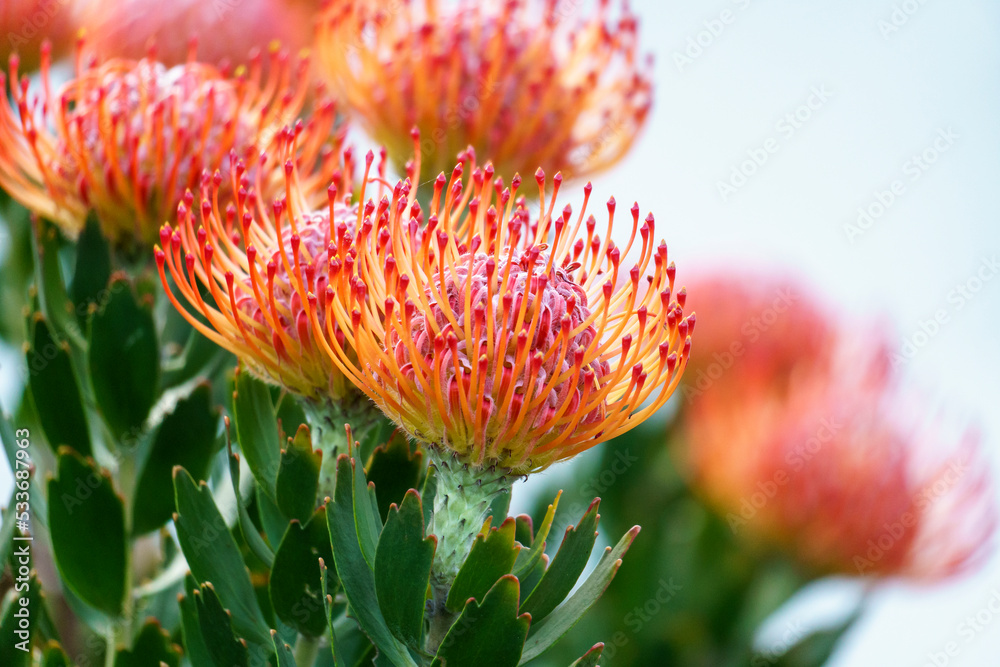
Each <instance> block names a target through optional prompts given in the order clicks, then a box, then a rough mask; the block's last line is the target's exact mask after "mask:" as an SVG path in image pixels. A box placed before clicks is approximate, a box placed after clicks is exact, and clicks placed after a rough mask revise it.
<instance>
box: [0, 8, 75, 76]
mask: <svg viewBox="0 0 1000 667" xmlns="http://www.w3.org/2000/svg"><path fill="white" fill-rule="evenodd" d="M79 3H80V0H3V2H0V35H3V38H2V39H0V63H5V62H7V59H8V58H10V56H11V55H12V54H14V53H17V54H19V55H20V57H21V67H22V68H23V69H24V70H26V71H29V72H30V71H33V70H34V69H36V68H37V67H38V66H39V64H41V59H40V57H39V56H40V53H41V46H42V42H44V41H46V40H48V41H49V42H51V43H52V44H53V48H54V50H53V54H52V55H53V57H56V58H58V57H61V56H63V55H64V54H66V53H68V52H70V51H71V50H72V48H73V37H74V32H75V31H76V28H77V23H78V13H79V12H78V9H79V7H78V6H79Z"/></svg>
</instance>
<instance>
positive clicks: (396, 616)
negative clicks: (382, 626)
mask: <svg viewBox="0 0 1000 667" xmlns="http://www.w3.org/2000/svg"><path fill="white" fill-rule="evenodd" d="M436 545H437V538H435V537H434V536H433V535H431V536H430V537H426V538H425V537H424V512H423V508H422V507H421V506H420V496H419V495H418V494H417V492H416V491H414V490H412V489H411V490H409V491H407V492H406V495H405V496H404V497H403V504H402V505H401V506H400V507H399V508H398V509H397V508H396V505H395V504H393V505H391V506H390V507H389V515H388V517H387V518H386V522H385V528H383V529H382V535H381V537H380V538H379V542H378V548H377V549H376V551H375V592H376V594H377V595H378V604H379V608H380V609H381V610H382V616H383V618H385V622H386V625H387V626H388V627H389V630H390V631H391V632H392V634H394V635H395V636H396V637H397V638H398V639H400V640H402V641H403V642H404V643H406V644H407V645H408V646H411V647H413V648H417V647H418V646H419V645H420V638H421V635H422V633H423V627H424V606H425V603H426V600H427V587H428V585H429V583H430V576H431V565H432V563H433V561H434V548H435V546H436Z"/></svg>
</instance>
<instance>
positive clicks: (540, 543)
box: [514, 491, 562, 580]
mask: <svg viewBox="0 0 1000 667" xmlns="http://www.w3.org/2000/svg"><path fill="white" fill-rule="evenodd" d="M561 497H562V491H560V492H559V493H557V494H556V497H555V500H553V501H552V504H551V505H549V508H548V509H547V510H546V511H545V518H543V519H542V525H541V526H539V527H538V532H537V533H535V537H534V539H533V540H532V542H531V549H529V550H525V549H522V550H521V553H519V554H518V555H517V562H516V563H514V576H515V577H517V578H518V579H521V580H523V579H524V577H525V576H526V575H527V574H528V572H530V571H532V570H533V569H534V568H535V566H536V564H537V563H538V560H539V559H540V558H541V557H542V554H544V553H545V543H546V541H547V540H548V538H549V530H551V529H552V520H553V519H555V516H556V508H557V507H559V498H561ZM522 544H524V543H523V542H522Z"/></svg>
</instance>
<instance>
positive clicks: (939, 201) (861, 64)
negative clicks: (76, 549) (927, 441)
mask: <svg viewBox="0 0 1000 667" xmlns="http://www.w3.org/2000/svg"><path fill="white" fill-rule="evenodd" d="M632 6H633V8H634V9H635V11H636V13H637V14H638V15H639V16H640V18H641V21H642V31H641V35H642V42H643V44H644V46H645V47H646V48H649V49H651V50H652V51H653V52H654V53H655V55H656V69H655V78H656V90H657V97H656V106H655V109H654V112H653V115H652V118H651V120H650V123H649V127H648V129H647V131H646V133H645V135H644V136H643V138H642V140H641V142H640V143H639V145H638V146H636V148H635V149H634V150H633V152H632V153H631V154H630V156H629V158H628V159H627V160H625V161H624V162H623V163H622V164H621V165H620V166H618V167H616V169H615V170H614V171H612V172H610V173H609V174H606V175H604V176H602V177H601V178H599V179H596V180H595V193H594V194H595V199H594V201H603V200H604V199H606V198H607V197H608V196H609V195H611V194H614V195H615V196H616V198H617V199H618V201H619V202H620V203H627V204H630V203H631V202H632V201H633V200H635V199H638V200H639V204H640V206H641V207H642V209H643V213H644V214H645V212H646V211H647V210H652V211H654V212H655V214H656V219H657V223H658V225H657V227H658V232H659V233H661V234H664V235H665V236H666V237H667V240H668V243H669V245H670V254H671V256H672V258H673V259H675V260H676V261H677V264H678V275H679V277H680V278H681V280H682V281H683V275H684V269H685V266H698V265H704V263H706V262H711V263H715V264H718V263H720V262H730V263H731V265H732V267H733V268H735V269H737V270H739V269H740V268H741V267H747V268H750V267H762V266H763V267H772V266H773V267H788V268H791V269H793V270H796V271H798V272H800V273H801V274H802V275H803V276H805V277H806V278H807V279H809V280H811V281H812V282H813V283H814V284H815V285H816V286H818V287H819V288H820V289H821V290H823V291H824V292H825V293H826V294H827V295H829V296H830V297H831V298H832V299H834V300H836V302H838V303H839V304H840V307H841V308H842V309H843V312H844V313H845V316H848V317H852V318H860V317H865V316H879V315H882V314H885V315H888V317H889V319H890V321H891V322H893V323H894V324H895V325H896V326H897V327H898V328H899V331H900V332H901V336H900V341H899V342H900V345H901V346H902V344H903V340H904V338H905V337H912V336H913V335H914V334H915V333H917V332H919V331H920V322H921V321H922V320H926V319H928V318H931V317H933V316H934V314H935V313H936V311H938V310H941V309H944V310H945V311H946V313H947V315H948V321H947V323H946V324H945V325H944V326H942V327H941V328H940V330H939V332H938V333H937V334H936V335H935V336H933V337H931V338H930V339H929V340H928V341H927V342H926V344H925V345H924V346H923V347H921V348H920V350H919V351H918V353H917V354H916V355H915V357H914V358H913V359H912V361H911V362H910V363H909V364H908V366H907V372H908V377H910V378H911V379H912V382H913V383H914V384H915V385H916V386H919V387H921V388H922V389H923V390H925V391H927V392H929V393H930V394H931V395H932V396H934V397H937V398H943V399H945V400H947V401H948V403H949V404H951V405H953V406H955V407H956V408H957V409H960V410H968V411H970V413H972V414H975V415H977V416H978V423H979V424H980V425H981V426H982V428H983V431H984V434H985V437H986V439H987V441H988V442H989V443H990V446H991V448H992V451H993V453H994V454H996V452H997V448H996V443H997V442H1000V409H998V406H1000V381H998V379H997V377H998V374H997V371H998V370H1000V344H998V342H1000V336H998V334H997V332H998V331H1000V274H998V275H997V276H996V277H995V279H994V280H991V281H987V282H985V283H983V284H982V288H981V290H980V291H979V292H978V293H976V295H975V298H973V299H972V300H970V301H968V302H967V303H966V304H965V305H964V307H962V308H959V307H958V304H957V303H956V302H955V301H954V300H949V294H950V293H951V292H952V290H953V289H954V288H955V287H956V285H958V284H960V283H964V282H966V281H968V280H969V279H971V278H974V276H975V275H976V272H977V271H979V270H980V268H981V267H983V266H984V260H990V259H991V258H994V257H996V256H1000V224H998V223H1000V187H998V183H1000V123H998V118H1000V86H998V84H1000V42H998V41H997V39H996V37H997V35H998V30H1000V3H996V2H995V1H992V2H991V1H989V0H952V1H951V2H944V1H943V0H922V1H921V0H907V1H906V2H893V1H891V0H885V1H880V0H871V1H866V2H862V1H860V0H851V1H845V0H841V2H829V1H828V2H792V1H791V0H766V1H765V0H711V1H709V2H698V3H693V2H681V1H680V0H632ZM897 9H898V12H901V13H897V14H896V15H895V19H896V23H897V25H893V23H892V20H893V18H894V17H893V13H894V11H897ZM725 10H728V11H729V12H731V14H727V15H726V16H725V18H726V19H727V20H729V23H728V24H724V25H722V30H721V31H719V29H718V28H719V25H718V24H715V25H714V27H715V28H716V32H718V33H719V34H718V35H717V36H713V37H712V38H711V39H709V38H708V36H709V35H710V33H708V32H707V28H706V24H705V23H706V21H707V22H709V23H710V24H711V23H712V22H713V21H715V20H716V19H719V18H720V16H722V13H723V11H725ZM907 10H909V12H910V13H909V14H908V13H907ZM904 19H905V20H904ZM883 21H884V22H885V24H884V25H883V26H882V29H880V22H883ZM886 26H892V27H898V30H894V31H892V32H889V31H888V30H887V28H886ZM702 32H704V33H705V34H702V35H701V40H702V43H703V44H707V46H702V47H701V53H700V54H698V53H697V51H692V57H691V59H692V61H693V62H687V63H683V64H680V65H679V64H678V63H677V62H676V60H675V53H680V54H684V51H685V49H687V48H688V46H689V42H688V40H689V39H691V40H695V41H697V40H698V38H699V33H702ZM814 90H822V91H824V97H825V96H826V94H828V95H829V97H828V99H826V100H825V101H822V102H821V101H820V99H819V98H814V99H813V103H814V106H816V107H818V108H817V109H815V110H813V111H812V112H811V114H810V117H809V118H808V120H805V121H804V122H803V123H802V124H801V127H799V128H798V129H797V130H796V131H795V132H794V134H792V136H789V134H790V132H789V131H788V130H786V129H785V127H787V126H781V127H779V125H778V123H779V122H780V121H781V120H782V119H783V118H784V117H785V116H786V114H789V113H794V112H795V111H796V110H797V109H798V108H799V107H800V106H801V105H803V104H805V103H806V102H807V101H808V100H809V98H810V95H812V94H813V92H812V91H814ZM804 113H805V112H803V114H804ZM949 130H950V135H951V139H949V140H948V142H943V141H942V142H939V146H945V145H946V143H947V144H950V145H947V150H946V151H944V152H942V153H940V155H939V156H938V157H937V160H936V161H935V163H934V164H933V165H929V166H928V168H927V169H926V171H920V177H919V178H917V179H915V180H913V177H914V175H915V174H916V172H914V171H913V170H912V163H911V165H910V167H909V168H908V167H907V166H906V163H907V161H908V160H910V159H911V157H912V156H913V155H915V154H920V153H922V152H923V151H924V150H925V149H929V148H931V147H933V146H934V142H935V139H936V138H937V137H938V136H939V132H944V133H945V134H948V132H949ZM769 139H772V140H773V143H770V144H768V145H769V146H771V147H772V148H773V147H774V146H775V145H776V146H777V151H776V152H774V153H772V154H770V155H769V156H768V159H767V162H766V163H765V164H764V165H763V166H762V167H760V168H759V170H757V173H755V174H753V175H752V176H750V177H749V178H748V179H747V182H746V184H745V185H743V186H742V187H740V188H738V189H737V190H736V192H735V193H730V194H729V196H728V197H727V199H726V200H725V201H724V200H723V198H722V196H721V194H720V192H719V189H718V182H719V181H726V180H728V179H729V178H730V175H731V172H732V170H733V168H734V167H736V166H737V165H738V164H740V163H741V162H743V161H744V160H746V159H747V158H748V153H747V152H748V151H754V150H756V149H760V148H762V147H763V146H765V143H766V142H767V141H768V140H769ZM897 180H898V181H902V183H903V189H901V190H899V191H900V192H901V193H902V194H898V195H897V196H896V198H895V201H894V202H893V203H892V204H891V205H890V206H889V207H888V209H887V210H886V212H885V213H884V214H883V215H882V216H881V217H880V218H879V219H877V220H875V221H874V223H873V224H872V225H871V226H870V228H869V229H867V230H866V231H864V232H863V233H862V234H861V235H860V236H856V237H855V238H854V239H853V243H852V242H851V240H849V238H848V235H847V234H846V232H845V225H848V224H851V223H854V222H855V221H856V219H857V215H858V214H857V209H858V207H859V206H864V207H868V206H870V205H872V204H873V202H876V201H877V199H876V196H877V192H878V191H883V190H888V189H889V188H890V187H891V185H892V183H893V182H894V181H897ZM986 272H987V273H988V270H987V271H986ZM973 286H975V285H973ZM19 356H20V355H19V354H18V351H15V350H11V349H10V348H4V349H0V364H2V367H3V368H5V369H9V368H11V367H12V366H13V365H14V363H16V362H17V358H18V357H19ZM4 384H6V383H4ZM2 398H3V403H4V406H5V407H6V408H7V409H10V407H11V406H12V402H11V399H12V397H11V396H9V395H8V394H4V395H3V397H2ZM996 458H997V457H996V456H994V459H996ZM5 464H6V462H5V461H4V465H5ZM9 482H10V479H9V471H6V470H3V469H0V487H2V488H0V495H4V497H6V493H8V492H9ZM521 498H522V499H523V498H524V495H522V496H521ZM515 499H516V500H517V502H524V501H523V500H518V499H517V498H515ZM840 588H842V587H838V586H829V587H826V588H825V589H824V590H823V591H820V592H817V593H815V594H813V595H811V596H807V598H808V599H807V600H806V601H805V605H804V608H818V607H824V606H830V605H832V606H836V603H837V600H838V599H839V598H842V597H843V593H842V590H839V589H840ZM994 591H1000V560H998V559H995V560H994V562H993V564H992V565H991V566H990V567H987V568H986V569H985V570H984V571H983V572H981V573H979V574H977V575H974V576H971V577H968V578H965V579H963V580H960V581H958V582H953V583H950V584H948V585H945V586H939V587H935V588H932V589H927V588H915V587H911V586H904V585H891V586H887V587H885V588H884V589H882V590H881V591H880V592H879V593H877V594H876V596H875V600H874V604H873V605H872V606H871V610H870V613H869V614H868V615H867V616H866V617H865V618H864V619H863V620H862V621H861V622H860V623H859V625H858V626H857V627H856V629H855V630H854V631H853V632H852V633H851V634H850V635H849V637H848V638H847V640H846V642H845V643H844V645H843V646H842V650H841V651H840V652H839V653H838V654H837V655H836V657H835V659H834V661H833V662H832V663H831V664H832V665H833V667H847V666H851V667H868V666H872V667H875V666H882V665H893V666H896V665H900V666H904V667H924V666H925V665H932V664H934V663H932V662H930V659H929V657H928V654H929V653H936V652H940V651H943V650H944V648H945V646H946V645H947V644H948V643H949V642H956V643H957V644H958V649H959V655H958V656H957V657H952V658H949V659H948V663H947V664H948V665H951V666H961V667H987V666H993V665H996V664H998V656H1000V614H990V615H989V618H990V620H991V622H988V623H986V624H985V626H984V627H983V628H982V630H981V631H979V632H976V633H974V634H973V636H972V637H971V639H970V640H968V641H967V639H966V636H965V635H962V634H960V630H959V627H958V626H959V624H960V623H962V622H963V620H964V619H965V618H966V617H967V616H970V615H975V614H976V613H977V612H980V611H982V610H984V609H986V608H987V604H988V602H989V600H990V599H991V597H992V596H993V594H994ZM838 596H839V597H838ZM804 608H793V609H790V610H787V611H786V613H785V615H784V617H785V618H792V619H794V618H798V617H799V616H802V615H806V614H807V613H808V611H807V610H803V609H804ZM995 608H996V607H995ZM994 616H995V617H996V618H994ZM983 618H986V616H983ZM782 622H784V621H783V620H780V619H779V620H778V621H776V624H777V625H776V627H779V628H780V625H781V623H782Z"/></svg>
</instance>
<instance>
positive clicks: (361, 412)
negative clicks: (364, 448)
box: [301, 395, 385, 499]
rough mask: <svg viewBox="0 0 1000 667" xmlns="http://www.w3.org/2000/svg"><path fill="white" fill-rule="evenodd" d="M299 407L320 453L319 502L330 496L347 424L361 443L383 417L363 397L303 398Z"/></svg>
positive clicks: (313, 443) (342, 448) (345, 440)
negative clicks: (317, 399) (321, 458)
mask: <svg viewBox="0 0 1000 667" xmlns="http://www.w3.org/2000/svg"><path fill="white" fill-rule="evenodd" d="M301 404H302V408H303V410H304V411H305V413H306V420H307V421H308V422H309V429H310V434H311V436H312V446H313V449H318V450H320V451H321V452H322V453H323V463H322V464H321V466H320V471H319V498H320V499H322V498H323V497H325V496H332V495H333V487H334V479H335V478H336V475H337V457H338V456H340V455H341V454H347V450H348V442H347V432H346V431H345V430H344V426H345V425H346V424H350V425H351V433H352V435H353V436H354V439H355V440H360V441H364V439H365V436H366V435H367V434H368V433H369V432H371V431H372V430H373V429H374V428H376V427H377V426H378V424H379V423H380V422H381V421H382V420H383V419H385V418H384V417H383V416H382V413H381V412H379V410H378V408H377V407H375V405H374V404H373V403H372V402H371V401H369V400H368V398H367V397H365V396H364V395H360V396H352V397H349V398H345V399H343V400H340V401H333V400H326V401H315V400H311V399H306V400H302V401H301Z"/></svg>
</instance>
